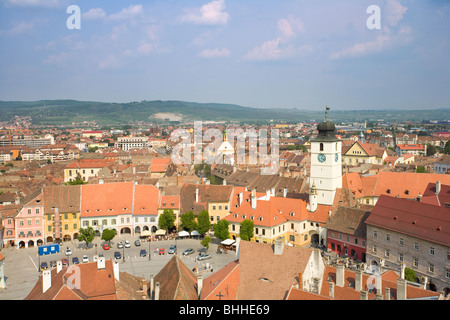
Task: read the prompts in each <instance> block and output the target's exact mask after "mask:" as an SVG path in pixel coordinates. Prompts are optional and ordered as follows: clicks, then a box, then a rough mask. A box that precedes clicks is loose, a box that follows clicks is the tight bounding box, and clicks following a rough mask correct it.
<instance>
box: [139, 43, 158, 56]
mask: <svg viewBox="0 0 450 320" xmlns="http://www.w3.org/2000/svg"><path fill="white" fill-rule="evenodd" d="M155 48H156V45H155V44H152V43H148V42H146V41H142V42H141V44H140V45H139V47H138V48H137V52H138V53H139V54H143V55H148V54H150V53H152V52H153V51H154V50H155Z"/></svg>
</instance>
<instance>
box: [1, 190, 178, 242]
mask: <svg viewBox="0 0 450 320" xmlns="http://www.w3.org/2000/svg"><path fill="white" fill-rule="evenodd" d="M179 208H180V200H179V196H166V195H161V193H160V191H159V190H158V189H157V188H156V187H155V186H153V185H137V184H135V183H134V182H122V183H109V184H95V185H94V184H92V185H81V186H80V185H78V186H48V187H44V188H43V190H42V191H37V192H35V193H33V194H30V195H29V196H27V197H26V198H23V199H22V200H21V203H20V204H17V203H14V204H9V205H5V206H3V207H2V208H1V211H0V218H1V221H2V226H3V229H2V231H3V233H2V234H1V235H0V236H1V239H2V246H16V247H17V248H22V247H25V248H26V247H33V246H36V245H41V244H44V243H50V242H59V241H69V240H72V239H77V238H78V234H79V229H80V228H86V227H92V228H93V229H94V230H95V232H96V234H97V235H100V234H101V233H102V232H103V230H104V229H114V230H115V231H116V233H117V234H132V235H134V234H140V233H141V232H143V231H146V230H151V231H153V232H154V231H156V230H157V229H158V216H159V215H160V214H161V213H163V212H164V210H166V209H171V210H173V212H174V214H175V215H176V221H178V218H179V213H180V209H179Z"/></svg>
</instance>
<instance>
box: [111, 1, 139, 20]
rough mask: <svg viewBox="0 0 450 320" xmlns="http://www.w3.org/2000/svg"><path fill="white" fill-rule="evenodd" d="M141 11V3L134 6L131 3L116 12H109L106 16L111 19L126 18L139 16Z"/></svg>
mask: <svg viewBox="0 0 450 320" xmlns="http://www.w3.org/2000/svg"><path fill="white" fill-rule="evenodd" d="M142 12H143V9H142V5H140V4H137V5H134V6H133V5H131V6H129V7H128V8H124V9H122V10H121V11H119V12H117V13H114V14H111V15H110V16H109V17H108V19H109V20H113V21H117V20H128V19H132V18H135V17H137V16H139V15H140V14H142Z"/></svg>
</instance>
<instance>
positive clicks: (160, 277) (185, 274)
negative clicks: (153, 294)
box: [154, 255, 198, 300]
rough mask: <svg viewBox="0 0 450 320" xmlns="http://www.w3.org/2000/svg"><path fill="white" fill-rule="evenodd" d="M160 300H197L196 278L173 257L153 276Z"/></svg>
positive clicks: (176, 257)
mask: <svg viewBox="0 0 450 320" xmlns="http://www.w3.org/2000/svg"><path fill="white" fill-rule="evenodd" d="M154 281H155V284H156V283H157V282H159V283H160V291H159V299H160V300H197V299H198V294H197V276H196V275H195V274H194V273H193V272H192V271H191V270H189V269H188V268H187V267H186V265H185V264H184V263H183V262H182V261H181V260H180V259H179V258H178V256H177V255H174V256H173V257H172V258H171V259H170V260H169V262H167V264H166V265H165V266H164V267H163V268H162V269H161V271H159V273H158V274H157V275H156V276H155V279H154Z"/></svg>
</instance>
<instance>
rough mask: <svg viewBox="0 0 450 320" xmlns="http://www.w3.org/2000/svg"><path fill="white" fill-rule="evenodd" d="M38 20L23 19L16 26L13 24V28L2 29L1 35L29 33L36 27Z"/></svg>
mask: <svg viewBox="0 0 450 320" xmlns="http://www.w3.org/2000/svg"><path fill="white" fill-rule="evenodd" d="M35 24H36V21H34V20H33V21H21V22H19V23H18V24H16V25H15V26H13V27H12V28H11V29H8V30H0V36H1V35H6V36H17V35H20V34H23V33H29V32H31V31H33V29H34V27H35Z"/></svg>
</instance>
